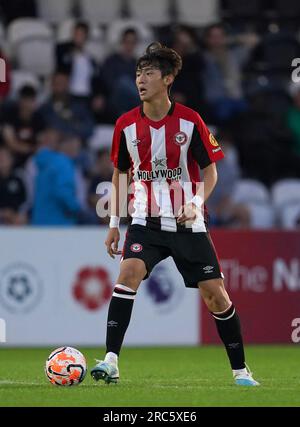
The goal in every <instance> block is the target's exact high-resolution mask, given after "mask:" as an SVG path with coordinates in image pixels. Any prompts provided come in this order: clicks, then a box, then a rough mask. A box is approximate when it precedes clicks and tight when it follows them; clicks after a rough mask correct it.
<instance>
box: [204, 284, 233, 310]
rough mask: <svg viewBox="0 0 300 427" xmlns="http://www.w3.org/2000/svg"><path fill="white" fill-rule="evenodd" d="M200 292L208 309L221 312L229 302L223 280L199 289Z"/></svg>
mask: <svg viewBox="0 0 300 427" xmlns="http://www.w3.org/2000/svg"><path fill="white" fill-rule="evenodd" d="M200 290H201V288H200ZM201 294H202V297H203V300H204V302H205V304H206V306H207V308H208V310H209V311H212V312H221V311H224V310H226V309H227V308H228V307H229V306H230V304H231V301H230V298H229V296H228V294H227V292H226V290H225V288H224V285H223V281H217V282H216V283H214V284H212V286H210V287H209V288H208V289H205V290H201Z"/></svg>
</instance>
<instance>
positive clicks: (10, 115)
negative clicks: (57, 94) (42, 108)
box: [2, 85, 44, 167]
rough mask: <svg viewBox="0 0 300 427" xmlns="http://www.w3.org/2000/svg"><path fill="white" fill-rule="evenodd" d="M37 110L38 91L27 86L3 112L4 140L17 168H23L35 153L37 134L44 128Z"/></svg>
mask: <svg viewBox="0 0 300 427" xmlns="http://www.w3.org/2000/svg"><path fill="white" fill-rule="evenodd" d="M36 109H37V100H36V90H35V89H34V88H33V87H32V86H28V85H25V86H23V87H22V88H21V89H20V91H19V94H18V100H17V101H16V102H14V103H12V104H10V105H8V106H7V107H6V109H5V111H4V112H3V131H2V134H3V140H4V143H5V144H6V146H7V147H8V148H9V149H10V150H11V151H12V153H13V156H14V159H15V166H16V167H22V166H23V165H24V163H25V162H26V160H27V159H28V158H29V156H31V155H32V154H33V153H34V152H35V150H36V142H37V134H38V133H39V132H40V131H41V130H42V129H43V127H44V122H43V119H42V117H41V115H40V114H39V113H38V112H37V111H36Z"/></svg>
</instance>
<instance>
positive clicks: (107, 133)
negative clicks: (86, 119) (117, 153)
mask: <svg viewBox="0 0 300 427" xmlns="http://www.w3.org/2000/svg"><path fill="white" fill-rule="evenodd" d="M113 133H114V126H112V125H99V126H96V127H95V128H94V131H93V135H92V136H91V137H90V139H89V142H88V144H89V148H90V149H91V150H93V151H96V150H99V149H101V148H109V149H110V148H111V141H112V137H113Z"/></svg>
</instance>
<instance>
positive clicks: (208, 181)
mask: <svg viewBox="0 0 300 427" xmlns="http://www.w3.org/2000/svg"><path fill="white" fill-rule="evenodd" d="M217 180H218V173H217V167H216V164H215V162H213V163H210V164H209V165H208V166H206V168H204V169H203V186H200V187H199V188H198V191H197V192H196V194H195V196H194V197H193V199H192V200H193V201H191V202H190V203H187V204H186V205H184V206H183V207H182V209H181V214H180V215H179V217H178V218H177V222H178V224H181V223H184V222H185V221H193V220H195V219H196V216H197V211H198V209H201V207H202V206H203V204H204V203H205V202H206V201H207V199H208V198H209V196H210V195H211V193H212V192H213V189H214V188H215V185H216V183H217Z"/></svg>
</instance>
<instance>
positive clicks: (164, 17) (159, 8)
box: [128, 0, 170, 25]
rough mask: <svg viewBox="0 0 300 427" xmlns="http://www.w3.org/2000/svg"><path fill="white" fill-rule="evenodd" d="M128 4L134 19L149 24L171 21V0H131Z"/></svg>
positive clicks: (162, 23)
mask: <svg viewBox="0 0 300 427" xmlns="http://www.w3.org/2000/svg"><path fill="white" fill-rule="evenodd" d="M128 6H129V13H130V16H131V17H132V18H133V19H137V20H139V21H142V22H146V23H147V24H149V25H166V24H168V23H169V22H170V13H169V12H170V10H169V9H170V2H169V0H151V1H149V0H129V2H128Z"/></svg>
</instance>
